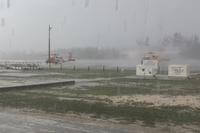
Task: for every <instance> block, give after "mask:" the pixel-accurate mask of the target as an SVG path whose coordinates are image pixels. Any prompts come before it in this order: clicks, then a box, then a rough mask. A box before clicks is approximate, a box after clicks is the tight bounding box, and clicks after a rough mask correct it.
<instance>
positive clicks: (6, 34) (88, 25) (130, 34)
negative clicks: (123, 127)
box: [0, 0, 200, 51]
mask: <svg viewBox="0 0 200 133" xmlns="http://www.w3.org/2000/svg"><path fill="white" fill-rule="evenodd" d="M6 1H7V0H0V19H1V20H0V46H1V47H0V51H15V50H18V51H24V50H27V51H31V50H32V51H45V50H47V44H48V24H51V25H52V26H53V30H52V45H53V46H52V47H53V49H57V48H71V47H84V46H100V47H102V46H103V47H106V46H108V47H115V46H116V47H119V46H123V47H125V46H127V47H130V46H131V47H134V46H135V45H136V39H142V38H144V37H145V36H150V38H151V43H155V45H158V44H156V43H157V42H158V41H159V39H161V38H162V36H164V35H170V34H173V33H174V32H182V33H183V34H185V35H193V34H199V33H200V15H199V12H200V8H199V6H200V0H10V7H9V8H7V7H6V6H7V2H6Z"/></svg>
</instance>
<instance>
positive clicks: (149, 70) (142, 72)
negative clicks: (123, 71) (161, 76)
mask: <svg viewBox="0 0 200 133" xmlns="http://www.w3.org/2000/svg"><path fill="white" fill-rule="evenodd" d="M157 72H158V68H157V67H154V66H145V65H137V66H136V75H137V76H154V75H156V74H157Z"/></svg>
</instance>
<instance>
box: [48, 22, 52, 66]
mask: <svg viewBox="0 0 200 133" xmlns="http://www.w3.org/2000/svg"><path fill="white" fill-rule="evenodd" d="M51 29H52V27H51V25H49V44H48V48H49V50H48V56H49V57H48V63H49V69H50V68H51Z"/></svg>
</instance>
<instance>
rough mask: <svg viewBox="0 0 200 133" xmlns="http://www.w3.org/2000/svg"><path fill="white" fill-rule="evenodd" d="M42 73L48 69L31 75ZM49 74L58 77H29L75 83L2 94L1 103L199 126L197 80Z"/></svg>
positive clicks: (82, 72)
mask: <svg viewBox="0 0 200 133" xmlns="http://www.w3.org/2000/svg"><path fill="white" fill-rule="evenodd" d="M43 72H47V71H45V70H43V71H38V72H35V73H43ZM49 72H50V71H49ZM51 72H54V73H55V72H56V73H61V75H56V76H55V75H52V76H46V77H45V76H35V77H32V78H33V79H42V78H54V79H55V80H56V79H57V78H62V79H63V78H65V79H75V80H76V81H77V82H76V84H75V85H73V86H59V87H48V88H37V89H35V90H20V91H16V90H15V91H9V92H1V93H0V105H1V106H3V107H14V108H19V109H20V108H27V109H36V110H42V111H45V112H49V113H63V114H65V113H69V112H70V113H71V112H73V113H75V114H87V115H90V116H91V117H95V118H101V119H115V120H118V121H120V122H126V123H135V122H138V121H140V122H143V123H144V124H145V125H149V126H154V125H155V124H156V123H165V124H176V125H185V124H186V125H187V124H188V125H200V104H199V103H200V82H199V81H200V80H197V79H191V80H159V79H135V78H130V76H133V75H135V72H134V71H123V72H117V71H116V70H106V71H105V72H103V71H100V70H99V71H98V70H91V71H87V70H78V71H73V70H62V71H60V70H56V69H55V70H51ZM151 97H152V99H151ZM154 97H155V98H154ZM148 98H149V100H145V99H148ZM156 98H157V99H156ZM190 98H193V100H191V99H190ZM171 99H173V100H172V101H171V102H170V100H171ZM151 100H152V101H151ZM184 101H185V103H184ZM159 102H160V103H159ZM162 102H163V103H162ZM193 105H194V106H193Z"/></svg>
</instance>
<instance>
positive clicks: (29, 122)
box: [0, 112, 134, 133]
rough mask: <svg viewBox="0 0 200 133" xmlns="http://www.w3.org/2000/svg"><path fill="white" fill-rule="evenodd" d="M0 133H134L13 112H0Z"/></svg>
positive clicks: (128, 130)
mask: <svg viewBox="0 0 200 133" xmlns="http://www.w3.org/2000/svg"><path fill="white" fill-rule="evenodd" d="M0 133H134V131H133V130H130V129H126V128H122V127H117V126H114V125H112V124H110V126H108V125H106V126H105V124H104V123H93V122H88V121H85V122H83V120H81V121H79V120H77V119H74V120H72V119H71V118H70V119H68V120H67V119H65V120H63V119H60V118H59V119H58V118H53V119H52V118H47V117H45V118H44V117H43V118H40V117H38V116H31V115H27V114H18V113H14V112H0Z"/></svg>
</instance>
